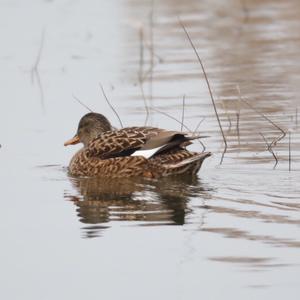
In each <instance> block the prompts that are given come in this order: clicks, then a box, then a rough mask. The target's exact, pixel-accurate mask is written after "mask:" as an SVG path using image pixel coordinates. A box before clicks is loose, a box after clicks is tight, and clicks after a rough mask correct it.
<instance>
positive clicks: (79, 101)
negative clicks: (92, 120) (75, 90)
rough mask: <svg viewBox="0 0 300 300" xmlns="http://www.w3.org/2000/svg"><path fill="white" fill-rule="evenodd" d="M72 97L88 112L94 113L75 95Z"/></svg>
mask: <svg viewBox="0 0 300 300" xmlns="http://www.w3.org/2000/svg"><path fill="white" fill-rule="evenodd" d="M72 97H73V98H74V99H75V100H76V101H77V102H78V103H79V104H81V105H82V106H83V107H85V108H86V109H87V110H88V111H90V112H93V111H92V110H91V109H90V108H89V107H88V106H87V105H86V104H84V103H83V102H82V101H81V100H79V98H77V97H76V96H75V95H72Z"/></svg>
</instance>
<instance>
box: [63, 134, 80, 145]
mask: <svg viewBox="0 0 300 300" xmlns="http://www.w3.org/2000/svg"><path fill="white" fill-rule="evenodd" d="M79 142H80V141H79V137H78V135H75V136H74V137H73V138H71V139H70V140H68V141H66V142H65V143H64V146H69V145H76V144H78V143H79Z"/></svg>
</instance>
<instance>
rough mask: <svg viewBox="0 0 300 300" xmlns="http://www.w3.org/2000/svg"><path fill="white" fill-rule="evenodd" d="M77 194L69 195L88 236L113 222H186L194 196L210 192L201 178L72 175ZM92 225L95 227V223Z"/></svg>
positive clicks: (138, 223) (143, 224)
mask: <svg viewBox="0 0 300 300" xmlns="http://www.w3.org/2000/svg"><path fill="white" fill-rule="evenodd" d="M70 180H71V182H72V185H73V186H74V188H75V191H74V193H71V194H69V193H67V194H66V195H65V198H66V199H67V200H70V201H72V202H73V203H74V204H75V206H76V212H77V215H78V218H79V221H80V222H82V223H84V224H88V225H87V226H85V227H83V228H82V229H83V231H84V237H96V236H100V235H101V234H102V232H103V230H104V229H107V228H109V227H110V225H109V224H105V223H110V222H113V221H135V222H136V224H137V225H139V226H149V225H150V226H155V225H183V224H185V222H186V217H187V215H188V214H189V213H190V212H191V210H192V209H191V208H190V207H189V206H188V203H189V200H190V198H191V197H195V196H198V195H199V194H203V193H207V191H206V189H205V188H204V187H203V186H202V185H201V182H200V180H199V179H198V178H197V177H181V176H180V177H179V176H177V177H173V178H163V179H160V180H159V181H153V180H145V179H136V178H135V179H117V180H109V179H104V178H70ZM91 225H92V226H91Z"/></svg>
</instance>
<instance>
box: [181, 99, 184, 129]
mask: <svg viewBox="0 0 300 300" xmlns="http://www.w3.org/2000/svg"><path fill="white" fill-rule="evenodd" d="M184 110H185V95H183V97H182V114H181V127H180V131H182V129H183V124H184Z"/></svg>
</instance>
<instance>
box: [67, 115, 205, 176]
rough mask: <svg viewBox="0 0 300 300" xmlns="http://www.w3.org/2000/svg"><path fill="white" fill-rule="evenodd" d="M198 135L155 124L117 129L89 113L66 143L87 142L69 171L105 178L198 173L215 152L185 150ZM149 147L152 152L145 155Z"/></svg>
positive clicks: (101, 117)
mask: <svg viewBox="0 0 300 300" xmlns="http://www.w3.org/2000/svg"><path fill="white" fill-rule="evenodd" d="M195 138H198V136H197V137H195V136H191V135H189V134H188V133H183V132H178V131H168V130H164V129H160V128H155V127H127V128H123V129H120V130H113V129H112V127H111V125H110V123H109V121H108V120H107V119H106V118H105V117H104V116H103V115H101V114H96V113H89V114H87V115H85V116H83V117H82V119H81V120H80V122H79V125H78V129H77V133H76V135H75V136H74V138H72V139H71V140H69V141H67V142H66V143H65V146H67V145H70V144H77V143H78V142H82V143H83V144H84V147H83V148H82V149H81V150H79V151H78V152H77V153H76V154H75V155H74V157H73V158H72V160H71V162H70V164H69V171H70V174H72V175H75V176H103V177H133V176H144V177H152V178H157V177H162V176H169V175H175V174H183V173H190V174H195V173H197V172H198V170H199V169H200V167H201V164H202V162H203V160H204V159H205V158H206V157H208V156H210V155H211V154H210V153H209V152H205V153H196V152H190V151H188V150H186V149H185V146H187V145H189V144H191V141H192V140H194V139H195ZM146 150H149V151H152V152H151V153H150V154H149V153H148V152H147V157H144V156H142V155H144V154H142V153H145V151H146ZM140 153H141V154H140Z"/></svg>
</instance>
